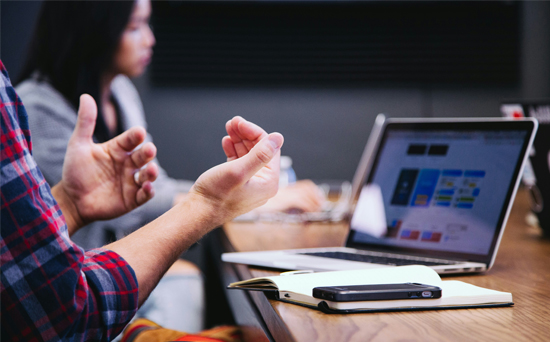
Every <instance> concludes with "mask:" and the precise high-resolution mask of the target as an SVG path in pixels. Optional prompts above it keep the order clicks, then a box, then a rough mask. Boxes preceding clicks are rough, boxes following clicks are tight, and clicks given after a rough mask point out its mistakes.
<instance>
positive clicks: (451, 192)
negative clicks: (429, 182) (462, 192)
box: [439, 189, 455, 196]
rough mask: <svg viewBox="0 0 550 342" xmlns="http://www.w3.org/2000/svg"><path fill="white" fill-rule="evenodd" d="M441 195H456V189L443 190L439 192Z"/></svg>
mask: <svg viewBox="0 0 550 342" xmlns="http://www.w3.org/2000/svg"><path fill="white" fill-rule="evenodd" d="M439 194H440V195H449V196H452V195H454V194H455V189H441V190H439Z"/></svg>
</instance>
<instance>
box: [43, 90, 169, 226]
mask: <svg viewBox="0 0 550 342" xmlns="http://www.w3.org/2000/svg"><path fill="white" fill-rule="evenodd" d="M96 118H97V106H96V104H95V101H94V99H93V98H92V97H91V96H90V95H86V94H84V95H82V96H81V97H80V107H79V110H78V119H77V123H76V127H75V130H74V132H73V135H72V136H71V139H70V140H69V144H68V146H67V153H66V155H65V161H64V163H63V176H62V180H61V182H59V184H57V185H56V186H55V187H54V188H53V189H52V193H53V194H54V196H55V198H56V200H57V201H58V202H59V204H60V206H61V209H62V211H63V214H64V215H65V216H66V219H67V224H68V226H69V233H70V234H71V233H73V232H75V231H76V230H77V229H78V228H80V227H82V226H83V225H85V224H87V223H89V222H91V221H94V220H106V219H111V218H114V217H117V216H120V215H122V214H125V213H127V212H129V211H130V210H132V209H134V208H136V207H138V206H140V205H142V204H143V203H145V202H147V201H148V200H149V199H151V198H152V197H153V195H154V191H153V186H152V184H151V182H153V181H154V180H155V179H156V178H157V176H158V172H159V171H158V166H157V165H156V164H154V163H150V164H148V165H147V163H149V162H150V161H151V160H153V158H154V157H155V155H156V147H155V146H154V145H153V143H147V144H145V145H143V146H142V147H141V148H139V149H137V150H135V151H134V149H135V148H136V147H137V146H139V145H140V144H141V143H143V141H144V140H145V136H146V132H145V130H144V129H143V128H141V127H134V128H131V129H129V130H127V131H126V132H124V133H122V134H121V135H119V136H117V137H115V138H113V139H111V140H109V141H107V142H105V143H103V144H95V143H94V142H93V140H92V136H93V132H94V127H95V122H96ZM145 165H147V166H145ZM144 166H145V167H144ZM136 173H137V175H135V174H136Z"/></svg>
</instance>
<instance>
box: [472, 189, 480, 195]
mask: <svg viewBox="0 0 550 342" xmlns="http://www.w3.org/2000/svg"><path fill="white" fill-rule="evenodd" d="M478 195H479V188H475V189H474V191H472V196H478Z"/></svg>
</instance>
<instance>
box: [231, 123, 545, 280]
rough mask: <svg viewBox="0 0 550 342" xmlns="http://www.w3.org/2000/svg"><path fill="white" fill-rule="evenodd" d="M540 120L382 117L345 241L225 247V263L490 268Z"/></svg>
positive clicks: (365, 156)
mask: <svg viewBox="0 0 550 342" xmlns="http://www.w3.org/2000/svg"><path fill="white" fill-rule="evenodd" d="M537 127H538V123H537V121H536V120H534V119H532V118H525V119H521V120H511V119H505V118H490V119H387V120H385V121H384V123H383V124H382V125H381V127H379V128H377V129H378V130H379V134H378V135H377V138H376V143H373V142H372V139H369V140H370V141H369V143H367V146H366V148H365V152H364V154H363V157H362V160H361V163H360V165H359V167H358V169H357V171H356V176H355V179H354V182H360V183H359V189H360V191H357V194H356V198H355V199H354V205H353V207H352V214H351V219H350V220H349V233H348V238H347V241H346V245H345V247H331V248H309V249H293V250H277V251H259V252H238V253H224V254H223V255H222V260H223V261H226V262H233V263H242V264H248V265H255V266H264V267H272V268H278V269H287V270H314V271H332V270H350V269H361V268H374V267H388V266H401V265H413V264H414V265H426V266H428V267H431V268H433V269H434V270H436V271H437V272H438V273H441V274H446V273H469V272H483V271H486V270H488V269H490V268H491V266H492V265H493V263H494V261H495V257H496V253H497V250H498V246H499V243H500V240H501V238H502V235H503V233H504V228H505V226H506V221H507V219H508V215H509V213H510V210H511V207H512V204H513V200H514V198H515V194H516V191H517V188H518V185H519V181H520V175H521V173H522V170H523V166H524V164H525V160H526V158H527V154H528V151H529V149H530V148H531V145H532V143H533V139H534V136H535V132H536V130H537ZM368 149H371V151H370V152H369V151H368ZM365 213H368V214H365ZM381 219H382V220H383V222H385V224H384V227H383V228H384V229H383V230H381V229H380V227H379V224H376V222H380V221H381ZM373 222H375V223H374V224H373Z"/></svg>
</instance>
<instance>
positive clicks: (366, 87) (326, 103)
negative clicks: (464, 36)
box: [0, 0, 550, 180]
mask: <svg viewBox="0 0 550 342" xmlns="http://www.w3.org/2000/svg"><path fill="white" fill-rule="evenodd" d="M251 3H254V2H251ZM409 3H412V5H410V4H409V5H408V6H412V9H411V10H410V11H412V13H413V14H414V10H415V8H414V4H415V2H409ZM470 3H471V2H470ZM321 4H322V3H321V2H319V3H317V5H316V4H313V5H311V4H310V6H314V7H315V6H321ZM324 4H325V5H324V6H327V5H326V2H324ZM418 4H419V5H418V8H419V9H420V8H422V6H425V3H424V2H418ZM503 4H504V5H506V4H508V5H510V6H514V11H517V18H518V21H517V25H518V28H517V37H514V36H513V35H510V39H518V44H517V54H518V55H517V59H516V60H517V68H516V71H517V72H518V74H517V75H506V76H510V77H507V78H506V77H505V79H506V80H507V81H503V82H497V81H494V80H493V81H492V82H479V81H466V82H457V81H452V82H450V81H447V82H446V81H445V80H439V81H432V82H429V81H426V77H420V76H419V77H418V78H419V79H418V80H414V79H413V80H408V81H397V82H396V81H395V80H394V81H392V82H384V81H381V82H373V81H370V82H369V81H363V82H346V81H345V80H344V81H343V82H342V81H340V82H330V81H325V82H320V83H317V84H316V83H314V82H299V81H296V80H294V81H292V80H290V81H289V80H287V81H284V82H271V83H270V82H261V80H260V81H258V80H253V81H250V80H249V81H244V82H243V81H242V80H241V81H238V80H237V81H235V82H231V80H229V81H228V80H227V79H225V80H224V81H223V82H216V81H215V80H214V81H207V82H198V81H196V80H195V81H193V80H191V79H186V80H182V81H181V82H177V81H176V82H164V83H163V82H159V81H158V78H157V76H158V74H155V69H154V68H153V70H150V71H149V72H148V73H147V74H146V75H144V76H142V77H140V78H139V79H136V80H135V83H136V85H137V87H138V90H139V91H140V94H141V96H142V100H143V103H144V107H145V110H146V115H147V120H148V122H149V127H148V129H149V131H150V133H151V134H152V135H153V137H154V139H155V142H156V144H157V146H158V148H159V152H158V155H159V160H160V162H161V165H162V166H163V167H164V168H165V169H167V171H168V172H169V174H170V175H172V176H174V177H179V178H187V179H194V178H196V177H197V176H198V175H199V174H200V173H201V172H203V171H204V170H206V169H207V168H209V167H212V166H214V165H215V164H217V163H220V162H223V161H224V157H223V152H222V150H221V147H220V141H221V138H222V136H223V135H224V124H225V122H226V121H227V120H228V119H229V118H231V117H232V116H234V115H241V116H243V117H245V118H246V119H248V120H251V121H254V122H256V123H258V124H260V125H261V126H262V127H264V128H265V129H266V130H268V131H279V132H281V133H283V134H284V135H285V139H286V141H285V146H284V147H283V153H284V154H286V155H289V156H291V157H292V158H293V160H294V167H295V170H296V172H297V174H298V177H299V178H312V179H315V180H325V179H348V180H351V178H352V177H353V173H354V170H355V167H356V165H357V163H358V161H359V158H360V156H361V152H362V149H363V146H364V144H365V142H366V141H367V138H368V134H369V131H370V128H371V126H372V123H373V121H374V118H375V116H376V115H377V114H378V113H385V114H387V115H388V116H391V117H464V116H476V117H482V116H499V115H500V113H499V104H500V102H501V101H502V100H503V99H510V98H530V99H532V98H542V97H546V98H548V97H550V21H549V20H548V18H550V2H547V1H543V2H519V3H516V2H505V3H503ZM375 5H376V3H371V4H370V5H369V6H375ZM172 6H175V7H174V8H177V7H178V4H177V3H174V4H172ZM212 6H216V4H215V3H213V4H212ZM365 6H366V5H365ZM314 7H313V8H314ZM39 8H40V1H5V0H2V2H1V3H0V12H1V23H0V24H1V50H0V57H1V58H2V60H3V62H4V64H5V65H6V67H7V68H8V71H9V72H10V74H11V75H12V78H15V75H17V73H18V72H19V70H20V68H21V64H22V59H23V56H24V53H25V50H26V46H27V43H28V39H29V38H30V34H31V31H32V28H33V25H34V20H35V18H36V15H37V13H38V10H39ZM159 8H160V9H159ZM371 8H373V7H371ZM155 10H157V12H158V13H159V14H158V15H157V17H154V18H153V23H154V24H155V26H157V27H158V24H160V23H162V22H164V19H163V21H161V22H157V23H155V20H157V21H158V20H159V16H160V15H161V14H162V5H161V6H159V5H158V4H155ZM180 10H181V9H180ZM213 12H215V10H214V11H213ZM289 13H290V12H289ZM480 13H481V12H480ZM203 15H204V14H203ZM206 15H208V11H207V13H206ZM153 16H155V12H154V13H153ZM482 19H483V17H482ZM481 22H483V20H482V21H481ZM490 24H491V23H489V25H490ZM500 24H502V23H500ZM280 25H281V27H284V25H285V22H284V21H282V22H281V24H280ZM408 25H418V27H424V26H426V22H424V23H423V22H421V21H420V22H418V23H417V24H414V23H413V24H408ZM449 25H451V24H449ZM287 27H288V24H287ZM191 29H192V27H191ZM156 30H157V31H158V32H157V36H158V38H159V42H158V45H157V56H156V57H157V58H160V57H162V56H163V54H162V53H161V52H162V51H161V50H160V49H165V46H166V45H163V44H165V43H163V40H162V39H164V38H162V37H160V35H161V32H160V28H156ZM171 30H176V31H177V32H179V31H178V30H179V29H177V28H172V29H171ZM177 32H176V33H177ZM191 32H193V31H191ZM474 36H475V35H474ZM161 38H162V39H161ZM205 39H206V38H205ZM225 39H227V38H225ZM444 43H445V42H444V41H443V42H441V44H444ZM378 49H379V50H380V49H381V51H382V50H383V48H378ZM193 51H195V50H193ZM184 52H185V51H184ZM165 55H166V54H164V56H165ZM503 58H504V57H503ZM153 67H155V65H153ZM23 101H24V99H23Z"/></svg>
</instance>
